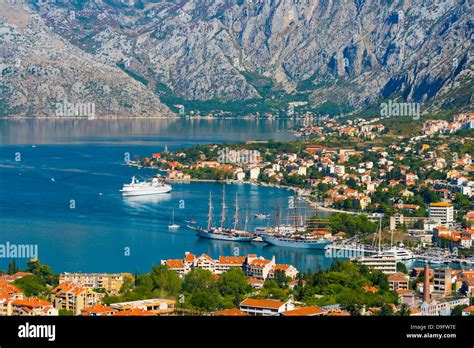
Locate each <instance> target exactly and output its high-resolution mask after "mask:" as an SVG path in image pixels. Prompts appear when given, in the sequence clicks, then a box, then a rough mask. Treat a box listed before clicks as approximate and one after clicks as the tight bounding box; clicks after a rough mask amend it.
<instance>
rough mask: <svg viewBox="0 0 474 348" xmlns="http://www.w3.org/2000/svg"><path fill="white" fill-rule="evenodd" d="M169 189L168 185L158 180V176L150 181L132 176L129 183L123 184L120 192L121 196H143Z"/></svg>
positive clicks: (168, 190)
mask: <svg viewBox="0 0 474 348" xmlns="http://www.w3.org/2000/svg"><path fill="white" fill-rule="evenodd" d="M171 190H172V188H171V186H170V185H168V184H165V183H164V182H162V181H160V180H158V178H153V179H152V180H151V181H139V180H137V178H135V176H133V177H132V181H131V182H130V184H124V185H123V188H122V189H121V190H120V192H122V195H123V196H143V195H156V194H160V193H167V192H170V191H171Z"/></svg>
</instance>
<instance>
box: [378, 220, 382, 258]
mask: <svg viewBox="0 0 474 348" xmlns="http://www.w3.org/2000/svg"><path fill="white" fill-rule="evenodd" d="M381 243H382V218H380V221H379V253H380V252H381V251H382V249H381Z"/></svg>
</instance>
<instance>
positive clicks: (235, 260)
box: [219, 256, 245, 265]
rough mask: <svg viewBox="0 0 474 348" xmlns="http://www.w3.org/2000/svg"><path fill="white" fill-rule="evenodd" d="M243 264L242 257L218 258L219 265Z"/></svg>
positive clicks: (243, 259)
mask: <svg viewBox="0 0 474 348" xmlns="http://www.w3.org/2000/svg"><path fill="white" fill-rule="evenodd" d="M244 262H245V257H244V256H219V263H220V264H221V265H241V264H243V263H244Z"/></svg>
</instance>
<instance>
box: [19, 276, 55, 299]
mask: <svg viewBox="0 0 474 348" xmlns="http://www.w3.org/2000/svg"><path fill="white" fill-rule="evenodd" d="M13 284H14V285H15V286H16V287H18V288H19V289H20V290H21V291H23V293H24V294H25V295H26V296H28V297H30V296H40V295H46V294H47V293H49V290H48V287H47V286H46V284H45V283H44V282H43V280H42V279H41V278H40V277H39V276H37V275H28V276H24V277H22V278H20V279H17V280H15V281H14V282H13Z"/></svg>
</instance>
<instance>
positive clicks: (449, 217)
mask: <svg viewBox="0 0 474 348" xmlns="http://www.w3.org/2000/svg"><path fill="white" fill-rule="evenodd" d="M429 217H430V219H439V220H440V221H441V223H443V224H450V223H452V222H453V221H454V207H453V205H452V204H451V203H448V202H438V203H431V204H430V208H429Z"/></svg>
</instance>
